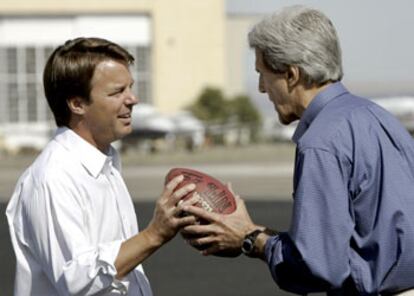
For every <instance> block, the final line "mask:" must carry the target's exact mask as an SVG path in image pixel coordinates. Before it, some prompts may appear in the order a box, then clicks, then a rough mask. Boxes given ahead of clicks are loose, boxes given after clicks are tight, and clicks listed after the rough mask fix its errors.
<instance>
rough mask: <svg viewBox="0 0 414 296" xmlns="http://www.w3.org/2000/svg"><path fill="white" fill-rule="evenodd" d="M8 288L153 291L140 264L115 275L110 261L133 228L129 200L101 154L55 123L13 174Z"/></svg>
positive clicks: (113, 157) (114, 165)
mask: <svg viewBox="0 0 414 296" xmlns="http://www.w3.org/2000/svg"><path fill="white" fill-rule="evenodd" d="M6 215H7V219H8V222H9V227H10V234H11V239H12V244H13V248H14V251H15V254H16V260H17V264H16V278H15V295H16V296H24V295H42V296H43V295H139V296H148V295H152V292H151V288H150V285H149V282H148V279H147V277H146V276H145V274H144V271H143V268H142V266H141V265H139V266H137V268H135V269H134V270H133V271H131V272H130V274H129V275H128V276H127V277H125V278H124V279H123V280H122V281H118V280H116V279H115V275H116V273H117V271H116V269H115V266H114V262H115V259H116V257H117V255H118V252H119V249H120V246H121V243H122V242H123V241H124V240H126V239H128V238H130V237H131V236H133V235H135V234H137V233H138V225H137V219H136V215H135V211H134V206H133V203H132V200H131V197H130V195H129V193H128V190H127V188H126V186H125V183H124V181H123V179H122V177H121V175H120V166H119V157H118V154H117V153H116V151H115V149H113V148H112V147H111V148H110V151H109V153H108V155H105V154H103V153H101V152H100V151H99V150H98V149H96V148H95V147H94V146H92V145H91V144H89V143H88V142H86V141H85V140H83V139H82V138H81V137H79V136H78V135H77V134H76V133H74V132H73V131H72V130H70V129H68V128H59V129H58V130H57V133H56V135H55V137H54V138H53V139H52V140H51V141H50V143H49V144H48V145H47V146H46V147H45V149H44V150H43V151H42V153H41V154H40V155H39V156H38V157H37V159H36V160H35V162H34V163H33V164H32V165H31V166H30V167H29V168H28V169H27V170H26V171H25V172H24V173H23V175H22V176H21V177H20V179H19V181H18V183H17V186H16V189H15V191H14V194H13V196H12V198H11V200H10V202H9V205H8V207H7V211H6Z"/></svg>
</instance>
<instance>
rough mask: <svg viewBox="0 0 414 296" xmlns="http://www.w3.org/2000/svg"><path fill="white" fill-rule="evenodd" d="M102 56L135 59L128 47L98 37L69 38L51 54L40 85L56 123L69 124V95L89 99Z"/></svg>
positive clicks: (124, 59)
mask: <svg viewBox="0 0 414 296" xmlns="http://www.w3.org/2000/svg"><path fill="white" fill-rule="evenodd" d="M104 60H117V61H120V62H121V63H125V64H126V65H130V64H132V63H133V62H134V58H133V56H132V55H131V54H130V53H129V52H128V51H127V50H125V49H124V48H122V47H121V46H119V45H117V44H115V43H113V42H110V41H108V40H105V39H100V38H76V39H73V40H68V41H66V42H65V43H64V44H63V45H61V46H59V47H58V48H56V49H55V51H54V52H53V53H52V54H51V56H50V57H49V59H48V61H47V63H46V66H45V70H44V72H43V85H44V90H45V95H46V99H47V102H48V104H49V107H50V109H51V110H52V112H53V115H54V117H55V121H56V125H57V126H59V127H60V126H67V125H68V124H69V120H70V116H71V112H70V109H69V107H68V104H67V100H68V99H70V98H73V97H80V98H82V99H84V100H85V101H87V102H89V100H90V98H89V95H90V92H91V80H92V76H93V74H94V72H95V68H96V66H97V65H98V64H99V63H101V62H102V61H104Z"/></svg>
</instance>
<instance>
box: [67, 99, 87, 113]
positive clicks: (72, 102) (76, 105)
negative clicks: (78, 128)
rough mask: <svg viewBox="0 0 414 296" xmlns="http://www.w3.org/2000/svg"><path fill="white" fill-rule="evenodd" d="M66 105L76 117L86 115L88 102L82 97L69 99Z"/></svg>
mask: <svg viewBox="0 0 414 296" xmlns="http://www.w3.org/2000/svg"><path fill="white" fill-rule="evenodd" d="M66 103H67V104H68V107H69V109H70V111H71V112H72V113H73V114H76V115H83V114H84V113H85V107H86V102H85V100H83V99H82V98H80V97H72V98H69V99H68V100H67V101H66Z"/></svg>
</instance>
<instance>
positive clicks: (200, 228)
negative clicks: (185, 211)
mask: <svg viewBox="0 0 414 296" xmlns="http://www.w3.org/2000/svg"><path fill="white" fill-rule="evenodd" d="M190 217H193V216H190ZM181 233H182V234H184V235H189V236H206V235H210V234H212V233H214V228H213V227H212V225H210V224H207V225H202V224H197V223H195V224H192V225H188V226H185V227H184V228H183V229H181Z"/></svg>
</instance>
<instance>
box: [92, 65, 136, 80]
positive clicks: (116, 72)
mask: <svg viewBox="0 0 414 296" xmlns="http://www.w3.org/2000/svg"><path fill="white" fill-rule="evenodd" d="M125 79H131V75H130V72H129V68H128V65H126V64H125V63H122V62H119V61H116V60H103V61H102V62H100V63H99V64H98V65H97V66H96V68H95V72H94V73H93V77H92V83H99V82H100V81H105V82H106V83H108V82H113V83H117V82H124V80H125Z"/></svg>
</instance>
